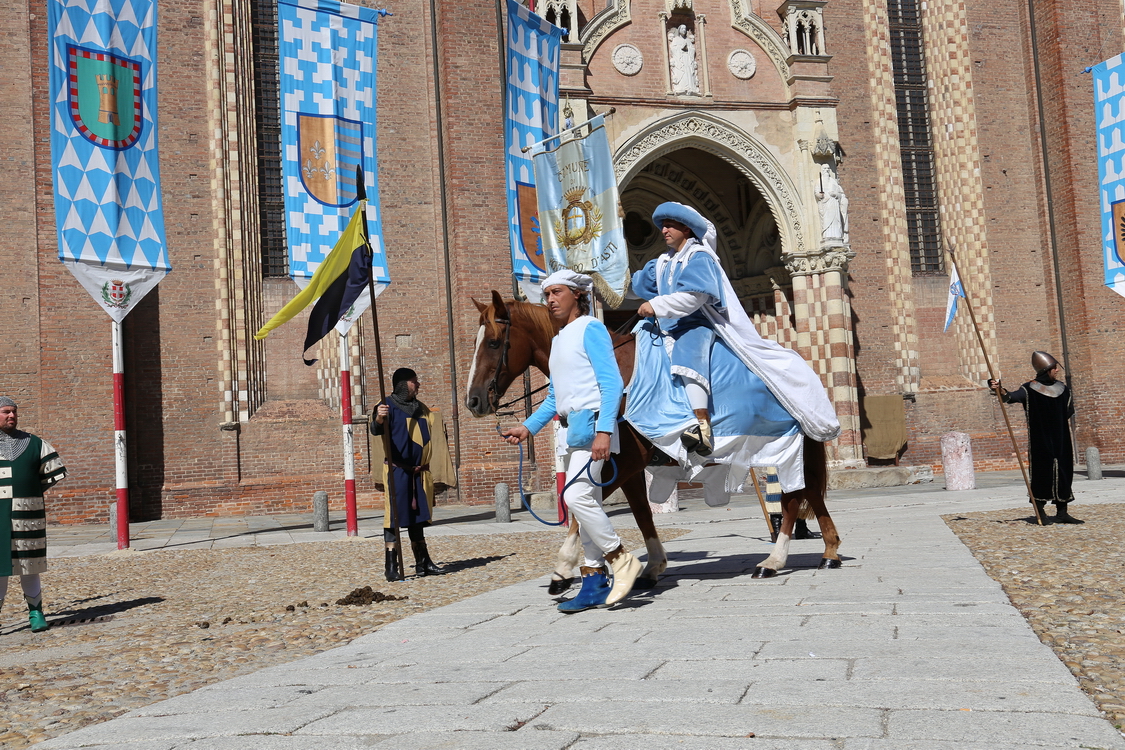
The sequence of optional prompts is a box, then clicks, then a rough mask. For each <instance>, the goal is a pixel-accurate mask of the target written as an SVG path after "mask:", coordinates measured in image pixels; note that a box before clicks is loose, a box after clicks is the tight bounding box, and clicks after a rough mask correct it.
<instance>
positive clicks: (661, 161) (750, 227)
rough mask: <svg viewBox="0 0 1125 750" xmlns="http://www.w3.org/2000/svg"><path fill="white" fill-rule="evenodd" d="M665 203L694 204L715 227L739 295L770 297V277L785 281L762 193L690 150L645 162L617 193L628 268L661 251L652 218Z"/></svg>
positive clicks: (732, 170) (774, 228) (729, 169)
mask: <svg viewBox="0 0 1125 750" xmlns="http://www.w3.org/2000/svg"><path fill="white" fill-rule="evenodd" d="M665 201H678V202H680V203H686V204H688V205H691V206H694V207H695V208H697V209H698V210H699V211H700V212H701V213H703V215H704V216H706V217H707V218H708V219H710V220H711V222H712V223H714V224H715V228H716V230H717V233H718V239H719V241H718V253H719V258H720V260H721V261H722V264H723V267H724V269H725V270H726V272H727V275H728V277H729V278H730V280H731V284H732V285H733V286H734V288H735V289H736V291H738V292H739V295H740V296H745V295H763V294H772V290H773V286H772V284H771V283H770V278H771V277H772V278H773V279H774V280H775V281H776V282H777V283H778V284H780V285H786V284H787V283H788V282H789V275H788V273H787V272H786V271H785V269H784V267H783V265H782V262H781V255H782V242H781V235H780V233H779V232H778V229H777V222H776V221H775V220H774V218H773V214H772V213H771V212H770V207H769V205H768V204H767V203H766V200H765V199H764V198H763V197H762V194H761V193H760V192H759V191H758V189H757V188H756V187H755V186H754V185H753V184H752V183H751V182H750V180H749V179H748V178H747V177H746V175H744V174H742V173H741V172H740V171H739V170H738V169H736V168H735V167H734V166H732V165H731V164H729V163H727V162H726V161H724V160H723V159H721V158H719V157H718V156H716V155H714V154H709V153H707V152H706V151H702V150H700V149H697V148H691V147H686V148H682V149H679V150H676V151H672V152H671V153H668V154H666V155H664V156H661V157H659V158H657V159H654V160H652V161H650V162H648V163H647V164H645V165H644V167H642V168H641V169H640V171H639V172H637V173H636V174H634V176H633V178H632V179H631V180H630V181H629V183H628V185H626V186H625V187H624V189H623V190H622V192H621V207H622V209H623V211H624V212H625V240H626V243H627V245H628V248H629V265H630V268H631V269H632V270H634V271H636V270H639V269H640V268H642V267H643V266H644V264H645V263H647V262H648V261H649V260H651V259H652V258H655V257H656V256H657V255H659V254H660V253H661V252H663V251H664V241H663V238H662V237H661V235H660V227H657V226H655V225H654V224H653V223H652V218H651V217H652V212H653V209H655V208H656V207H657V206H658V205H660V204H661V203H663V202H665Z"/></svg>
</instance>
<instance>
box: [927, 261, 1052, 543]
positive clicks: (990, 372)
mask: <svg viewBox="0 0 1125 750" xmlns="http://www.w3.org/2000/svg"><path fill="white" fill-rule="evenodd" d="M945 250H946V252H948V253H949V259H950V260H951V261H953V268H954V269H955V270H956V271H957V276H958V277H960V279H961V287H962V288H964V287H965V275H964V274H963V273H961V268H960V266H958V265H957V256H956V255H954V254H953V247H952V246H950V245H946V247H945ZM964 299H965V306H966V307H967V308H969V320H971V321H972V323H973V331H974V332H975V333H976V335H977V343H979V344H980V351H981V354H982V355H983V356H984V364H985V366H986V367H987V368H988V377H989V379H991V380H996V379H997V378H996V373H995V371H993V369H992V362H991V360H989V358H988V349H986V348H985V346H984V338H983V337H981V335H980V327H979V326H977V316H976V315H975V314H973V303H972V300H970V299H969V292H968V290H967V289H966V290H965V297H964ZM994 393H995V394H996V401H997V402H998V403H999V404H1000V413H1001V414H1003V415H1004V426H1005V427H1007V428H1008V437H1010V438H1011V439H1012V449H1013V450H1015V452H1016V461H1018V462H1019V465H1020V473H1021V474H1023V483H1024V486H1025V487H1027V499H1028V500H1029V501H1030V502H1031V507H1032V509H1033V510H1034V511H1035V521H1036V523H1038V524H1039V525H1040V526H1042V525H1043V517H1042V516H1041V515H1040V513H1039V506H1038V505H1036V504H1035V496H1034V495H1032V494H1031V481H1030V480H1029V479H1028V478H1027V469H1026V468H1025V467H1024V465H1023V456H1022V455H1020V448H1019V444H1018V443H1016V435H1015V433H1014V432H1012V422H1011V420H1009V419H1008V410H1007V409H1005V408H1004V397H1003V396H1002V395H1001V393H1000V385H999V383H997V385H996V389H995V391H994Z"/></svg>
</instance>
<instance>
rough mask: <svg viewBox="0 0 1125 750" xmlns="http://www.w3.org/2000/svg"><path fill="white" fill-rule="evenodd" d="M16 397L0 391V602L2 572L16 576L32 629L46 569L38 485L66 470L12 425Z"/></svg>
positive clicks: (40, 624)
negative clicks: (5, 553) (41, 575)
mask: <svg viewBox="0 0 1125 750" xmlns="http://www.w3.org/2000/svg"><path fill="white" fill-rule="evenodd" d="M18 426H19V413H18V409H17V407H16V402H15V401H13V400H12V399H10V398H8V397H7V396H0V550H4V549H10V550H11V554H10V555H4V554H3V553H2V552H0V607H3V605H4V596H5V595H6V594H7V593H8V577H9V576H17V575H18V576H19V577H20V585H21V586H22V587H23V598H24V599H25V600H26V601H27V610H28V620H30V622H31V630H32V632H35V633H38V632H40V631H42V630H46V629H47V628H48V627H49V626H48V625H47V618H45V617H44V616H43V584H42V583H41V581H40V580H39V574H40V573H42V572H43V571H45V570H46V569H47V513H46V510H45V509H44V505H43V490H45V489H47V488H48V487H50V486H52V485H53V484H55V482H57V481H59V480H60V479H62V478H63V477H65V476H66V467H64V466H63V462H62V459H61V458H59V454H58V453H56V452H55V449H54V448H53V447H51V444H50V443H48V442H47V441H46V440H43V439H42V438H38V437H35V436H34V435H32V434H30V433H27V432H23V431H22V430H20V429H18Z"/></svg>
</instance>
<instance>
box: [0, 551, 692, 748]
mask: <svg viewBox="0 0 1125 750" xmlns="http://www.w3.org/2000/svg"><path fill="white" fill-rule="evenodd" d="M107 533H108V532H107ZM620 533H621V536H622V539H623V540H624V541H625V542H626V543H627V546H629V547H630V548H633V549H635V548H637V547H640V546H642V545H643V541H642V540H641V537H640V534H639V532H637V531H636V530H635V529H634V530H631V531H630V530H620ZM682 533H686V532H683V531H678V530H670V533H665V534H663V535H662V536H663V537H664V538H666V539H670V538H675V537H676V536H679V535H680V534H682ZM562 537H563V532H562V531H547V532H538V533H536V532H524V533H505V534H494V535H473V536H441V535H431V536H430V538H429V539H428V544H429V549H430V553H431V556H432V557H433V558H434V559H435V560H438V561H446V562H450V561H452V562H450V564H449V573H448V574H446V575H442V576H430V577H425V578H415V577H411V578H408V579H407V580H406V581H405V582H400V583H395V584H388V583H387V581H386V579H385V577H384V576H383V564H384V556H383V549H382V548H383V545H382V544H381V543H379V541H378V540H377V539H376V540H371V539H368V540H363V541H354V540H339V541H331V542H311V543H307V544H282V545H271V546H255V547H241V548H233V549H210V550H200V549H195V550H190V549H189V550H176V551H171V550H168V551H163V550H162V551H153V552H145V553H126V554H122V555H97V556H84V557H68V558H63V559H53V560H51V561H50V567H49V570H48V572H47V573H46V574H45V575H44V576H43V580H44V598H45V609H46V611H47V614H48V620H49V621H51V623H52V626H51V629H50V630H48V631H47V632H45V633H32V632H31V631H30V630H29V629H28V627H27V614H26V610H25V609H24V608H23V601H22V597H21V596H20V593H19V583H18V581H17V580H15V579H13V580H12V585H11V586H10V591H9V595H8V600H7V606H5V608H4V610H3V612H0V644H2V645H3V648H2V650H0V747H2V748H7V749H10V750H16V749H17V748H22V747H27V746H28V745H31V744H34V743H36V742H40V741H42V740H45V739H47V738H50V737H55V736H57V735H61V734H66V733H67V732H72V731H74V730H76V729H79V728H81V727H84V726H87V725H89V724H95V723H98V722H102V721H106V720H107V719H112V718H114V717H116V716H120V715H121V714H124V713H126V712H128V711H131V710H133V709H136V708H140V707H142V706H146V705H149V704H150V703H155V702H156V701H159V700H163V699H165V698H170V697H172V696H174V695H179V694H181V693H186V692H189V691H192V690H195V689H196V688H200V687H203V686H204V685H209V684H211V683H215V682H219V681H221V680H226V679H229V678H232V677H236V676H238V675H243V674H247V673H249V672H254V671H257V670H259V669H262V668H264V667H267V666H272V665H275V664H282V663H285V662H289V661H293V660H294V659H297V658H300V657H302V656H308V655H310V654H315V653H318V652H321V651H325V650H327V649H330V648H333V647H335V646H340V645H342V644H345V643H348V642H349V641H351V640H352V639H354V638H356V637H357V636H360V635H363V634H365V633H370V632H372V631H375V630H378V629H379V628H380V627H382V626H383V625H386V624H387V623H389V622H394V621H396V620H400V619H402V618H404V617H408V616H410V615H413V614H417V613H419V612H424V611H426V610H430V609H433V608H435V607H441V606H444V605H447V604H451V603H453V602H457V601H460V600H462V599H466V598H468V597H471V596H476V595H477V594H480V593H483V592H485V591H491V590H494V589H498V588H501V587H503V586H508V585H510V584H513V583H518V582H520V581H527V580H530V579H533V578H539V577H541V576H543V575H544V573H545V572H548V571H550V570H551V568H552V567H553V565H554V558H555V553H556V551H557V549H558V546H559V544H560V542H561V540H562ZM405 561H406V563H407V565H408V570H409V571H411V572H412V570H413V568H412V567H411V562H412V558H411V554H410V551H409V550H407V551H406V553H405ZM364 586H371V587H372V589H374V590H376V591H382V592H384V593H387V594H393V595H395V596H401V597H405V598H404V599H401V600H397V601H384V602H380V603H373V604H370V605H367V606H347V605H339V604H337V603H336V602H337V600H338V599H341V598H343V597H345V596H346V595H347V594H349V593H350V592H352V591H353V590H354V589H356V588H362V587H364ZM543 599H544V601H549V600H548V597H547V594H546V591H544V592H543Z"/></svg>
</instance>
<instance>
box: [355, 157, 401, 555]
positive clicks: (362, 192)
mask: <svg viewBox="0 0 1125 750" xmlns="http://www.w3.org/2000/svg"><path fill="white" fill-rule="evenodd" d="M355 185H356V197H357V198H358V199H359V206H360V209H359V210H360V211H363V242H364V247H365V248H366V250H367V253H368V257H371V256H374V254H375V251H374V250H373V249H372V247H371V238H370V236H369V235H368V234H367V186H366V185H364V183H363V169H362V168H361V167H357V168H356V175H355ZM365 267H366V268H367V269H368V273H367V291H368V293H369V294H370V295H371V327H372V329H373V330H374V333H375V369H377V370H378V371H379V403H380V404H381V403H384V402H385V401H386V400H387V388H386V384H385V382H384V376H383V345H382V342H381V340H380V338H379V308H378V304H377V303H376V301H375V296H376V295H375V274H374V273H373V272H372V271H371V270H370V269H371V263H370V262H367V263H365ZM376 409H378V407H376ZM371 418H372V419H374V418H375V415H374V414H372V415H371ZM382 437H383V456H384V460H385V461H386V462H387V478H386V481H385V482H384V483H383V487H384V488H385V489H384V491H385V492H386V496H387V514H388V515H389V516H390V526H391V530H392V531H393V532H394V535H395V549H394V554H395V557H396V558H397V559H398V569H399V570H400V571H402V570H406V568H405V567H403V563H402V543H401V542H402V540H401V539H400V538H399V536H400V535H399V529H398V503H397V502H396V500H395V483H394V463H393V462H392V460H391V459H392V454H391V430H390V422H389V420H388V423H387V424H386V425H385V426H384V429H383V435H382Z"/></svg>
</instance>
